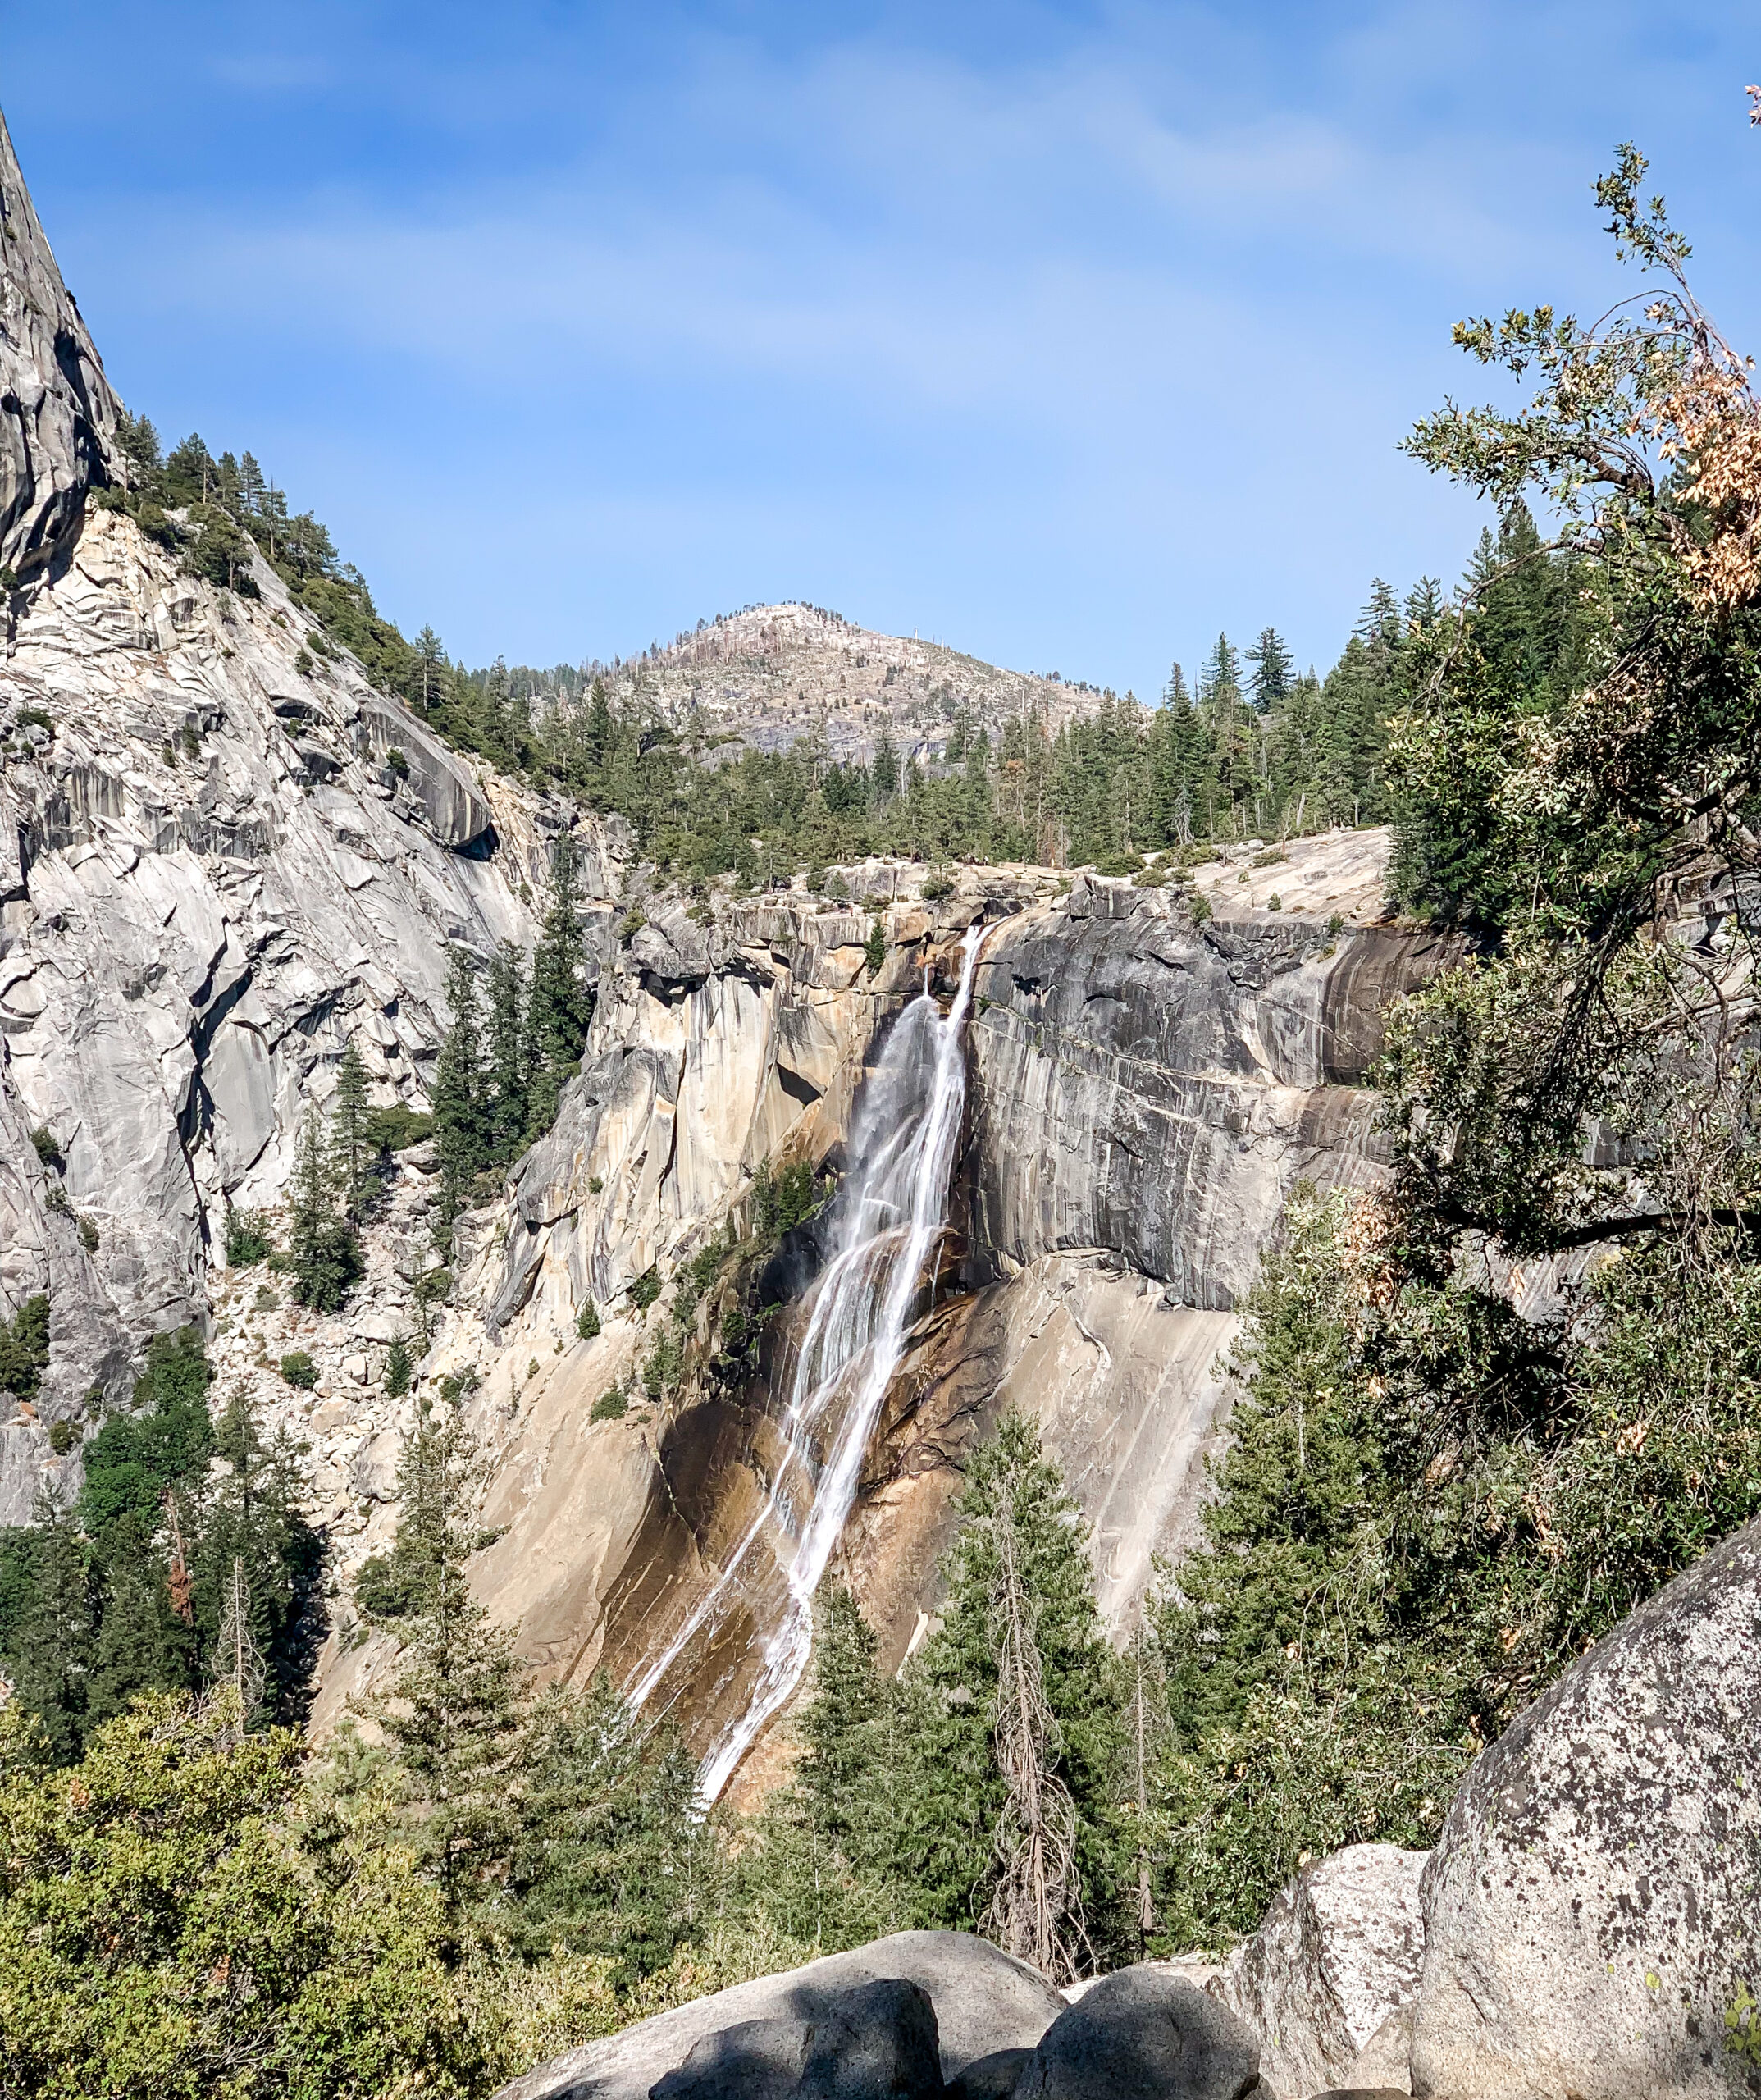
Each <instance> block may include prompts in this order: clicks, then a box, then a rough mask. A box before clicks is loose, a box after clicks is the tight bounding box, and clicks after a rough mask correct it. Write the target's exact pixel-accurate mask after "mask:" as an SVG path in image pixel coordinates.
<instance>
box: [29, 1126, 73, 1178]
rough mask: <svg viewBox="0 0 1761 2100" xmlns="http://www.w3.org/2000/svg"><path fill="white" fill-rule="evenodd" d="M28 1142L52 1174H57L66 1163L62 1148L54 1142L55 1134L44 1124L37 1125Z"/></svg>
mask: <svg viewBox="0 0 1761 2100" xmlns="http://www.w3.org/2000/svg"><path fill="white" fill-rule="evenodd" d="M30 1142H31V1146H32V1148H33V1149H34V1151H35V1153H36V1155H37V1157H38V1158H39V1159H40V1160H41V1161H42V1162H43V1165H44V1166H46V1167H48V1170H49V1171H50V1172H51V1173H52V1174H59V1173H61V1172H62V1171H63V1169H64V1168H65V1167H66V1164H67V1162H66V1160H64V1159H63V1158H62V1148H61V1147H60V1146H59V1145H58V1144H57V1143H56V1141H55V1133H54V1132H53V1131H52V1130H51V1129H50V1128H49V1127H48V1124H46V1123H39V1125H37V1127H36V1129H35V1130H33V1131H32V1132H31V1134H30Z"/></svg>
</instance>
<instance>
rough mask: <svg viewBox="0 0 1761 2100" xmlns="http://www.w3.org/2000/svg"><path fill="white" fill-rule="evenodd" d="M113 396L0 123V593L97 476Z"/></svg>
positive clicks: (37, 554) (43, 553) (62, 537)
mask: <svg viewBox="0 0 1761 2100" xmlns="http://www.w3.org/2000/svg"><path fill="white" fill-rule="evenodd" d="M115 426H116V396H115V395H113V394H112V392H111V390H110V385H109V382H108V381H107V380H106V378H105V377H104V368H103V365H102V364H101V363H99V362H98V352H97V351H96V350H95V349H94V348H93V346H92V339H91V337H90V336H89V335H88V334H87V333H86V328H85V323H84V322H83V321H82V320H81V319H80V309H79V308H78V307H76V306H75V304H74V303H73V298H72V295H71V293H70V292H69V291H68V290H67V287H66V285H64V284H63V283H62V274H61V272H60V271H59V270H57V268H56V267H55V258H54V256H53V255H52V253H51V252H50V249H49V244H48V241H46V240H44V239H43V228H42V227H41V226H39V224H38V222H37V214H36V209H35V207H34V205H33V204H32V203H31V201H30V191H29V190H28V189H25V178H24V176H22V175H21V173H20V172H19V166H18V160H17V157H16V155H15V154H14V153H13V151H12V141H11V136H10V135H9V134H8V133H7V128H6V119H5V118H4V116H0V586H3V585H4V583H5V582H6V578H5V575H4V572H6V571H7V570H10V571H11V573H12V574H13V576H15V577H25V576H28V575H30V574H31V573H33V572H34V571H36V570H39V569H41V568H44V567H46V566H47V565H48V564H49V563H50V562H51V561H52V559H53V558H54V556H55V555H56V553H57V550H59V549H61V548H62V546H64V545H65V544H66V541H67V540H68V538H69V536H71V533H72V532H73V531H74V529H75V527H76V526H77V525H78V523H79V520H80V509H81V506H82V504H83V501H84V494H85V491H86V489H87V487H88V486H89V485H91V484H92V483H93V482H102V480H103V477H104V441H105V439H106V437H107V435H108V433H109V432H110V431H112V430H113V429H114V427H115Z"/></svg>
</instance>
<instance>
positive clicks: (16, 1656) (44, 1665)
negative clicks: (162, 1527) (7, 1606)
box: [8, 1487, 98, 1764]
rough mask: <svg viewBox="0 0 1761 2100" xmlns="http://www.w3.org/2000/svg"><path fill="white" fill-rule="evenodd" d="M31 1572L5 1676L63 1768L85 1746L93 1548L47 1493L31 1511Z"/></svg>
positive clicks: (93, 1637)
mask: <svg viewBox="0 0 1761 2100" xmlns="http://www.w3.org/2000/svg"><path fill="white" fill-rule="evenodd" d="M28 1565H29V1571H30V1599H29V1603H28V1605H27V1608H26V1609H25V1613H24V1615H23V1617H22V1618H21V1621H20V1623H19V1624H18V1625H17V1626H16V1628H15V1629H14V1631H13V1633H12V1637H11V1641H10V1642H9V1644H8V1649H9V1654H8V1659H9V1661H10V1662H11V1672H10V1674H11V1678H12V1681H13V1688H14V1691H15V1692H16V1696H17V1698H18V1700H19V1702H20V1704H21V1705H23V1706H24V1707H25V1709H26V1710H28V1711H30V1713H33V1714H35V1715H36V1716H37V1718H38V1719H39V1721H40V1722H41V1723H42V1724H43V1735H44V1739H45V1747H46V1749H47V1751H48V1755H50V1756H51V1757H52V1758H53V1759H54V1760H55V1761H56V1762H57V1763H58V1764H65V1763H67V1762H69V1761H71V1760H72V1759H73V1758H75V1757H76V1756H77V1755H79V1753H80V1746H81V1744H82V1742H84V1735H85V1729H86V1725H87V1714H88V1706H89V1692H90V1678H91V1670H92V1664H93V1660H94V1650H95V1646H96V1641H97V1633H98V1628H97V1623H96V1619H95V1617H94V1611H93V1596H92V1586H93V1585H92V1551H91V1548H90V1546H89V1545H88V1544H87V1542H86V1541H85V1540H84V1538H83V1537H82V1536H80V1530H79V1527H78V1526H77V1525H76V1524H75V1523H74V1520H73V1517H72V1514H71V1512H70V1511H69V1509H68V1508H67V1505H66V1504H65V1503H64V1502H63V1501H62V1499H61V1497H60V1495H58V1494H57V1492H56V1491H55V1490H54V1489H53V1488H52V1487H51V1488H46V1489H44V1490H43V1491H41V1492H40V1493H39V1496H38V1499H37V1504H36V1508H35V1509H34V1511H33V1512H32V1517H31V1530H30V1550H29V1562H28Z"/></svg>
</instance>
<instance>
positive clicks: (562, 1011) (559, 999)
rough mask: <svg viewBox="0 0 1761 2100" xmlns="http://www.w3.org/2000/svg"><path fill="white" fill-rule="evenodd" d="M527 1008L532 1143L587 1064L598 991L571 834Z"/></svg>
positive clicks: (557, 870)
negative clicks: (585, 947)
mask: <svg viewBox="0 0 1761 2100" xmlns="http://www.w3.org/2000/svg"><path fill="white" fill-rule="evenodd" d="M592 1018H593V994H592V993H591V990H589V989H588V988H587V987H586V984H584V983H583V981H582V955H581V925H580V919H579V906H578V890H577V883H576V870H575V849H574V845H573V841H572V840H571V839H570V838H568V835H567V834H566V833H565V834H564V835H563V837H562V838H559V839H558V841H557V842H556V847H555V849H554V851H553V852H552V854H551V856H550V895H549V897H548V898H547V899H546V900H545V915H544V923H543V924H542V926H541V928H540V929H539V935H538V945H537V947H536V948H535V949H534V950H533V952H532V975H531V996H530V998H529V999H528V1001H527V1043H528V1048H527V1070H528V1071H529V1073H530V1075H531V1076H530V1080H529V1085H530V1088H531V1093H530V1096H529V1100H528V1108H527V1128H526V1137H527V1142H528V1143H529V1142H530V1141H531V1139H535V1138H537V1137H540V1136H541V1135H542V1134H544V1132H545V1131H546V1130H549V1129H550V1125H551V1124H552V1123H554V1121H555V1120H556V1109H557V1101H558V1098H559V1095H560V1093H561V1092H562V1089H563V1085H564V1084H565V1083H566V1082H567V1081H568V1080H571V1079H573V1076H574V1075H575V1074H576V1073H577V1071H579V1070H580V1069H581V1053H582V1049H583V1048H584V1047H585V1046H586V1038H587V1028H588V1025H589V1024H590V1022H591V1020H592Z"/></svg>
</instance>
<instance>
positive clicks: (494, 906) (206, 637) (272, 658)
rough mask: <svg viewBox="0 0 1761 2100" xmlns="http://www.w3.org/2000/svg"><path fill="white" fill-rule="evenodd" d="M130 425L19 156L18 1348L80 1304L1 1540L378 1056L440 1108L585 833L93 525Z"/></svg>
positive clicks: (3, 846) (2, 947)
mask: <svg viewBox="0 0 1761 2100" xmlns="http://www.w3.org/2000/svg"><path fill="white" fill-rule="evenodd" d="M115 418H116V403H115V401H114V399H113V397H112V395H111V394H110V392H109V390H108V389H107V386H105V385H104V382H103V372H102V370H101V368H100V367H99V366H98V360H97V357H96V354H95V353H94V351H93V349H92V346H91V345H90V343H89V340H88V339H87V337H86V335H85V332H84V327H83V326H81V325H80V320H79V316H78V314H77V313H76V311H75V308H74V307H73V304H72V302H71V299H68V298H67V296H66V293H65V291H64V290H62V285H61V280H60V277H59V275H58V274H57V271H56V268H55V264H54V260H53V258H52V255H51V254H50V253H49V250H48V245H47V244H46V243H45V242H44V240H43V234H42V229H41V227H40V226H39V224H38V222H37V219H36V216H35V213H34V211H33V210H32V208H31V206H30V199H29V198H28V196H27V195H26V194H25V189H24V186H23V184H22V181H21V179H20V177H19V173H18V168H17V164H16V161H15V160H14V159H13V158H12V153H11V144H10V142H9V141H8V140H7V138H6V135H5V133H4V130H3V129H0V566H4V567H5V568H7V569H9V570H11V571H12V572H13V573H14V574H15V576H16V587H12V588H11V589H10V590H9V591H8V592H7V596H6V597H5V599H4V600H3V601H0V602H3V603H4V605H5V607H6V620H5V625H4V627H3V628H0V1317H11V1315H13V1314H14V1313H16V1310H17V1308H19V1307H20V1306H21V1304H23V1303H25V1301H26V1300H27V1299H30V1298H32V1297H34V1296H36V1295H39V1294H47V1296H48V1299H49V1303H50V1357H49V1363H48V1369H47V1372H46V1373H45V1374H44V1376H43V1381H42V1387H41V1390H40V1391H39V1394H38V1395H37V1397H36V1399H35V1401H34V1403H30V1404H24V1405H17V1404H14V1405H12V1406H11V1407H10V1408H8V1407H7V1405H6V1402H5V1400H3V1399H0V1523H18V1522H21V1521H22V1520H23V1518H25V1516H27V1515H28V1513H29V1512H30V1507H31V1504H32V1501H33V1499H34V1495H35V1492H36V1490H37V1487H38V1486H39V1483H40V1482H41V1481H42V1480H43V1479H44V1478H45V1477H50V1476H59V1477H61V1478H62V1482H63V1485H64V1486H66V1487H67V1488H68V1490H69V1491H72V1490H74V1489H75V1488H77V1486H78V1482H79V1460H78V1455H77V1451H76V1450H75V1451H73V1452H70V1453H69V1454H67V1455H66V1457H65V1458H62V1459H56V1458H55V1457H54V1456H53V1454H52V1451H51V1449H50V1448H49V1441H48V1440H49V1436H50V1432H51V1427H52V1424H53V1423H54V1422H57V1421H71V1422H80V1423H83V1422H84V1421H85V1420H86V1419H87V1418H88V1417H89V1415H90V1414H92V1413H94V1412H95V1411H96V1410H97V1409H98V1408H101V1407H102V1406H103V1404H113V1403H115V1402H116V1401H118V1400H120V1399H123V1398H125V1396H126V1394H127V1392H128V1390H129V1386H130V1381H131V1377H132V1373H133V1370H134V1368H135V1365H136V1364H137V1363H138V1361H139V1349H140V1346H141V1344H143V1342H144V1340H146V1338H147V1337H148V1335H151V1334H152V1333H153V1332H155V1331H158V1330H160V1329H163V1328H166V1327H168V1326H176V1325H177V1324H178V1323H179V1322H182V1321H184V1320H186V1319H189V1318H192V1317H194V1318H198V1319H205V1318H206V1317H207V1316H208V1312H209V1308H210V1303H211V1299H212V1294H213V1292H212V1278H213V1275H214V1272H215V1271H216V1270H217V1267H219V1264H220V1262H221V1253H220V1246H221V1240H222V1238H223V1226H224V1222H225V1218H226V1212H227V1211H228V1209H229V1208H231V1207H234V1206H238V1207H242V1208H250V1207H253V1206H258V1205H266V1204H271V1203H274V1202H275V1201H276V1199H277V1198H278V1197H279V1196H280V1194H281V1190H282V1188H283V1186H284V1185H285V1180H286V1178H287V1175H288V1171H289V1169H290V1164H291V1158H292V1152H293V1146H294V1139H295V1136H296V1134H297V1132H298V1129H299V1122H300V1119H301V1116H302V1115H303V1112H305V1110H306V1109H307V1107H308V1106H310V1105H312V1104H313V1103H322V1101H323V1100H324V1099H325V1098H326V1096H327V1094H328V1092H329V1089H330V1085H331V1076H332V1074H333V1072H334V1068H335V1064H336V1062H337V1061H338V1060H339V1059H340V1055H341V1052H342V1050H343V1048H344V1045H345V1044H346V1043H349V1041H351V1040H353V1041H354V1042H355V1043H357V1044H358V1046H359V1048H360V1049H361V1051H362V1052H363V1057H365V1059H366V1061H367V1066H368V1070H369V1072H370V1074H371V1075H372V1080H373V1081H374V1084H375V1089H376V1097H377V1098H379V1099H380V1100H381V1101H386V1102H389V1101H393V1100H397V1101H403V1102H405V1103H409V1104H411V1105H413V1106H416V1107H420V1106H422V1104H423V1102H424V1099H425V1091H424V1089H425V1078H426V1074H427V1070H428V1066H429V1061H430V1060H431V1058H432V1057H433V1055H434V1053H435V1050H436V1045H437V1043H438V1039H439V1036H440V1031H441V1029H442V1027H443V1025H444V1022H445V1012H444V1010H443V1006H442V1000H441V988H442V984H443V983H444V979H445V971H446V966H447V959H448V954H449V950H450V949H451V948H453V947H454V946H455V945H458V944H459V943H463V944H464V945H466V946H468V947H472V948H474V949H476V950H477V951H478V952H481V953H483V954H485V955H486V954H488V953H490V952H492V951H493V949H494V948H495V947H496V946H497V945H498V944H499V943H502V942H504V941H507V940H517V941H525V940H527V939H529V938H530V937H531V931H532V921H531V908H530V899H531V896H532V894H533V893H534V891H535V888H536V886H537V885H538V884H539V883H541V880H542V877H543V874H544V870H545V865H546V857H547V854H548V851H549V842H550V838H552V837H554V834H555V833H557V832H558V831H559V829H562V828H563V825H564V824H566V823H568V822H569V821H570V820H571V813H569V812H567V811H565V810H563V809H562V807H561V806H551V805H547V804H545V803H544V802H542V801H540V800H539V799H538V798H536V797H531V796H530V795H527V794H524V793H522V792H517V791H513V790H511V789H509V788H505V787H503V786H500V785H498V784H496V783H493V782H490V783H483V782H481V781H479V780H478V779H477V778H475V777H474V776H473V774H472V772H471V770H470V769H468V768H467V767H466V766H465V765H463V764H462V763H461V762H460V760H458V758H457V756H455V755H454V754H453V753H452V752H451V751H449V750H448V749H446V748H445V746H443V745H442V744H441V743H440V742H439V741H438V740H437V739H436V738H435V737H433V736H432V735H431V733H429V731H428V730H427V728H424V727H423V725H422V724H421V723H419V722H417V720H415V719H413V717H412V716H411V715H410V714H408V712H407V710H404V708H403V707H402V706H401V705H399V703H398V702H396V701H392V700H390V699H387V698H386V696H384V695H383V694H381V693H379V692H376V691H375V690H374V689H373V688H372V687H371V686H370V685H369V683H368V682H367V678H366V677H365V676H364V674H363V673H362V671H361V670H360V668H359V667H358V665H357V664H355V662H354V660H353V659H352V658H351V657H349V656H348V655H346V654H344V653H342V652H337V651H331V653H330V654H329V655H326V656H322V657H321V656H318V655H313V653H312V652H311V651H309V650H308V647H307V644H308V642H309V641H311V639H312V637H313V630H314V623H313V619H312V618H311V616H310V615H309V614H308V613H307V612H306V611H305V610H304V609H303V607H302V606H301V605H299V604H298V603H297V602H296V601H295V600H294V599H292V598H290V596H289V594H288V592H287V591H286V590H285V588H284V587H283V585H282V583H281V580H280V578H278V577H277V576H276V574H275V573H273V572H272V571H271V569H270V568H268V567H267V564H264V563H262V562H261V561H258V562H256V563H255V564H253V582H254V583H255V585H256V587H257V591H258V596H255V597H254V598H253V597H249V596H242V595H235V594H233V593H231V592H226V591H217V590H216V589H215V588H214V587H212V586H211V585H209V584H207V583H205V582H199V581H198V580H197V579H195V578H192V577H189V576H187V575H185V574H183V573H180V569H179V568H178V566H177V564H176V559H175V557H174V556H173V555H170V554H168V553H167V552H166V551H165V550H163V549H162V548H161V547H160V546H157V544H156V543H154V542H153V541H149V540H148V538H147V537H146V536H144V534H143V533H142V532H140V530H139V527H137V526H136V525H135V523H134V522H133V521H132V520H131V519H130V518H129V517H128V516H127V515H126V514H125V513H124V512H122V511H121V510H117V509H98V508H94V507H92V506H90V505H89V504H86V503H85V501H84V498H85V496H86V495H87V493H88V491H89V489H90V488H91V487H93V486H97V485H99V484H101V483H102V482H103V478H104V475H105V472H106V468H105V461H104V450H103V446H104V438H105V435H106V433H107V431H111V430H112V428H113V427H114V422H115ZM394 754H395V756H394ZM577 836H578V838H579V841H580V843H581V845H582V847H583V849H584V852H583V860H584V863H585V865H584V869H583V877H584V887H585V888H586V890H587V892H588V893H589V894H590V895H592V894H597V895H599V896H600V897H604V895H606V894H607V893H608V889H609V885H610V883H611V882H612V880H613V879H614V877H613V875H612V873H611V871H610V870H609V867H608V865H607V863H606V860H605V856H604V853H603V851H601V847H600V839H599V837H598V834H597V833H596V832H595V830H594V829H593V828H592V827H591V824H586V825H584V826H582V827H579V828H578V831H577ZM33 1133H41V1134H43V1144H42V1145H41V1146H40V1147H39V1144H35V1143H33V1135H32V1134H33ZM382 1309H386V1310H390V1311H392V1312H394V1313H395V1310H396V1309H397V1308H395V1307H392V1308H382ZM7 1397H9V1398H16V1396H7Z"/></svg>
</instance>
